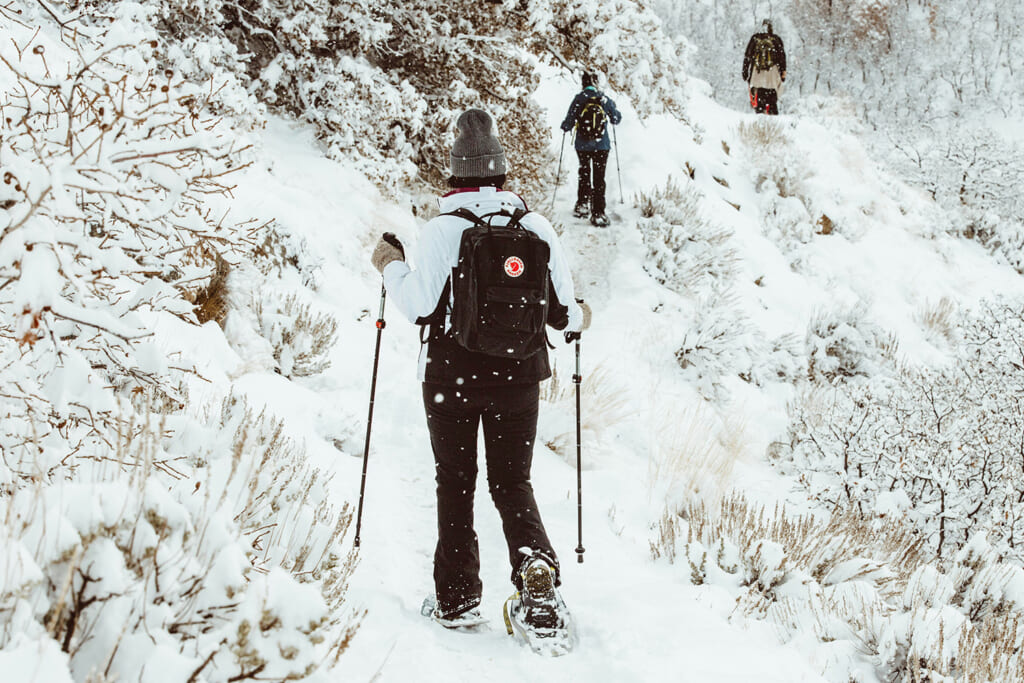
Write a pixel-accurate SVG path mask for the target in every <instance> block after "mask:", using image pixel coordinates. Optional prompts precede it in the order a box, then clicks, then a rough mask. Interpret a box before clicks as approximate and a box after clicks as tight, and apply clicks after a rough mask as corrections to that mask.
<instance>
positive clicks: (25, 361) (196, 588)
mask: <svg viewBox="0 0 1024 683" xmlns="http://www.w3.org/2000/svg"><path fill="white" fill-rule="evenodd" d="M83 9H87V8H84V7H83ZM119 9H120V11H121V12H122V13H121V15H120V17H119V18H118V19H117V20H116V21H105V22H100V21H99V20H98V19H97V17H93V16H91V17H90V19H91V20H95V21H88V22H75V21H67V22H64V23H63V24H58V22H57V19H56V13H55V12H54V11H53V9H52V8H50V7H49V6H48V5H46V4H44V3H38V4H29V3H4V4H3V5H2V6H0V31H2V32H3V35H4V41H3V44H2V45H0V174H2V176H3V183H2V184H0V280H2V281H0V312H2V316H0V317H2V320H3V322H2V324H0V367H2V369H3V372H2V373H0V407H2V410H3V413H4V421H3V425H2V427H0V518H2V519H3V520H4V521H3V523H2V525H0V546H2V550H0V557H2V558H3V559H2V561H0V652H3V653H18V652H36V653H42V655H43V656H42V658H41V659H40V658H39V657H40V655H39V654H36V655H35V657H36V658H37V659H36V661H40V662H42V664H43V665H45V667H46V668H45V671H46V673H45V675H44V677H45V678H46V679H47V680H55V681H58V680H59V681H65V680H94V681H103V680H150V679H149V678H147V675H145V674H146V672H151V671H160V672H164V673H165V674H166V675H168V676H169V677H171V678H174V679H175V680H191V681H196V682H200V681H224V680H247V679H253V678H274V679H299V678H304V677H308V676H310V675H311V674H313V673H314V672H315V671H316V670H317V668H318V667H319V666H320V665H321V664H322V663H324V662H325V661H328V660H329V659H330V658H332V657H334V656H336V655H337V654H338V653H340V652H341V651H342V650H343V649H344V648H345V647H346V646H347V641H348V638H350V637H351V632H352V631H351V629H352V624H354V623H356V619H355V618H354V617H353V615H352V614H350V613H349V612H347V611H346V610H345V609H343V608H342V606H341V603H342V601H343V600H344V597H345V581H346V579H347V576H348V574H349V572H350V571H351V569H352V563H353V561H352V559H351V557H350V556H349V554H348V552H347V551H346V550H344V549H343V546H342V543H343V541H344V538H345V531H346V528H347V525H348V520H349V518H350V515H349V514H348V513H347V511H345V510H340V511H338V510H332V509H331V508H330V507H329V506H327V505H325V504H324V503H323V502H322V501H324V500H327V499H329V497H328V495H327V490H326V482H325V481H323V477H322V476H321V475H320V474H319V473H318V472H317V471H315V470H314V469H312V468H311V467H309V466H308V465H307V464H305V463H304V458H303V454H302V453H301V452H300V451H299V450H298V449H297V448H296V447H295V446H293V445H291V444H289V443H288V442H287V441H286V440H285V439H284V438H283V437H282V433H281V432H282V430H281V426H280V425H278V424H275V423H273V421H272V420H270V419H266V418H263V417H262V416H259V415H256V414H253V412H252V411H251V410H249V409H247V408H246V407H245V405H244V403H243V402H242V401H241V400H238V399H229V400H227V402H225V403H224V405H223V407H222V408H221V409H219V410H217V409H208V408H204V405H206V404H208V403H209V402H210V401H211V400H213V401H214V402H215V403H216V399H210V398H209V397H207V398H202V397H199V396H197V395H194V394H193V393H191V392H190V390H189V389H190V385H191V384H203V381H202V379H201V378H199V377H198V373H197V371H196V370H195V369H194V368H193V367H191V366H190V364H189V363H190V361H183V360H182V359H181V358H180V356H178V355H177V354H176V353H174V352H173V351H172V350H170V349H169V348H168V345H167V341H168V340H167V339H165V338H164V337H163V336H161V335H160V334H158V333H157V330H158V329H159V328H165V329H166V328H168V327H173V328H180V327H186V328H188V329H189V330H190V332H191V333H192V334H194V335H201V334H203V333H204V331H203V328H201V327H200V326H199V323H200V322H201V321H202V320H205V319H210V320H214V319H219V318H220V312H218V309H219V308H220V304H215V303H214V301H213V300H214V298H218V300H220V299H221V298H222V297H223V296H224V294H223V289H224V282H225V280H226V278H227V275H226V273H227V272H228V271H229V270H231V268H232V264H235V263H237V262H238V261H239V260H240V259H242V257H243V254H244V253H246V252H248V251H250V250H251V249H253V248H255V247H258V246H259V244H260V240H259V238H258V236H257V235H256V233H253V232H252V231H250V230H248V229H240V228H238V226H236V225H234V224H232V223H229V222H228V221H227V220H226V219H225V216H227V215H228V211H227V208H228V207H227V206H226V202H225V197H226V195H227V194H228V192H229V189H230V174H231V172H232V171H233V170H235V169H238V168H241V167H243V166H244V165H245V164H246V159H245V157H244V149H240V148H238V146H239V145H240V144H242V143H239V142H238V140H240V139H241V138H240V136H238V135H237V133H236V132H235V131H232V130H231V128H230V126H229V123H228V122H226V121H222V120H220V119H219V118H218V117H215V116H213V115H212V114H211V112H210V110H209V109H207V108H206V106H205V103H206V102H207V91H206V90H205V89H204V87H202V86H199V85H195V84H192V83H190V82H189V81H188V80H187V79H185V78H183V77H182V74H181V73H180V72H177V71H174V70H172V69H168V68H166V64H164V63H162V62H161V61H160V59H159V54H158V50H157V46H158V45H159V38H158V36H157V34H156V32H155V31H154V30H153V28H152V27H151V25H150V23H149V17H148V14H147V13H146V12H142V11H141V9H140V8H139V7H138V6H135V5H133V4H132V3H122V7H121V8H119ZM250 237H252V238H253V243H252V244H249V243H248V240H249V238H250ZM215 290H216V294H215ZM221 312H222V311H221ZM350 620H351V621H350ZM27 656H31V655H27Z"/></svg>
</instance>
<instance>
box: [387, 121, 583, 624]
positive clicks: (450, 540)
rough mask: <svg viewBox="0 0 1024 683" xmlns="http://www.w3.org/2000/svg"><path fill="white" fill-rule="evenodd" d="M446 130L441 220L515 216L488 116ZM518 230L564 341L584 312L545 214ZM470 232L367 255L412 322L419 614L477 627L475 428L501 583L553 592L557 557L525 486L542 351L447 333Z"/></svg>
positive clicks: (434, 232) (392, 245)
mask: <svg viewBox="0 0 1024 683" xmlns="http://www.w3.org/2000/svg"><path fill="white" fill-rule="evenodd" d="M456 125H457V128H458V135H457V138H456V140H455V144H454V145H453V148H452V153H451V171H452V176H451V178H449V185H450V186H451V187H452V191H451V192H449V193H447V194H445V195H444V196H443V197H441V198H440V200H439V202H438V204H439V207H440V210H441V212H442V214H447V213H450V212H452V211H455V210H457V209H460V208H462V209H467V210H468V211H470V212H472V213H473V214H474V215H475V216H478V217H480V216H484V215H485V214H490V213H493V212H498V211H503V210H504V211H505V212H507V213H508V214H511V213H513V212H514V211H515V210H516V209H521V210H525V209H526V203H525V202H524V201H523V199H522V198H520V197H519V196H518V195H516V194H514V193H512V192H508V191H505V190H503V189H501V188H502V185H503V183H504V181H505V173H506V169H507V164H506V160H505V154H504V150H503V149H502V147H501V144H500V143H499V142H498V139H497V137H495V135H494V131H493V125H492V122H491V118H490V116H489V115H488V114H487V113H486V112H483V111H481V110H479V109H470V110H468V111H466V112H465V113H463V114H462V115H461V116H460V117H459V119H458V122H457V124H456ZM508 220H509V217H508V216H506V215H501V214H499V215H497V216H495V217H494V218H493V221H494V223H495V224H498V225H501V224H504V223H505V222H507V221H508ZM520 225H521V226H522V227H524V228H525V229H527V230H530V231H532V232H533V233H535V234H537V235H539V236H540V237H541V238H542V239H543V240H544V241H545V242H547V244H548V245H549V247H550V260H549V263H548V268H549V272H550V294H551V295H553V296H551V297H550V299H551V300H550V301H548V302H547V303H548V316H547V321H548V324H549V325H551V326H553V327H555V328H556V329H566V330H568V332H567V333H566V336H567V339H568V338H570V335H572V334H575V335H576V336H578V335H579V333H580V332H582V330H583V329H585V328H586V327H587V325H588V323H589V309H587V308H586V307H585V306H581V305H580V304H577V302H576V299H575V296H574V291H573V283H572V276H571V273H570V271H569V266H568V262H567V260H566V258H565V254H564V252H563V250H562V246H561V244H560V243H559V240H558V236H557V234H556V233H555V231H554V229H553V228H552V227H551V224H550V223H549V222H548V220H547V219H546V218H544V217H543V216H541V215H540V214H537V213H533V212H530V213H527V214H526V215H525V216H523V217H522V218H521V220H520ZM473 226H474V224H473V223H472V222H471V221H470V220H467V219H466V218H464V217H460V216H452V215H440V216H437V217H436V218H434V219H432V220H430V221H429V222H427V223H426V224H425V225H424V226H423V229H422V233H421V235H420V237H419V240H418V244H417V248H416V249H415V251H414V252H413V253H414V256H415V259H414V261H415V265H416V267H415V268H411V267H410V266H409V265H408V263H406V261H405V257H404V250H403V248H402V247H401V245H400V244H396V242H397V241H396V240H395V238H394V237H393V236H391V235H388V236H387V238H384V237H382V238H381V240H380V242H379V243H378V244H377V247H376V249H375V250H374V253H373V257H372V262H373V265H374V266H375V267H376V268H377V269H378V270H379V271H380V272H381V274H382V275H383V278H384V284H385V287H386V289H387V294H388V297H389V298H390V299H391V300H392V301H393V302H394V303H395V304H396V305H397V307H398V308H399V310H401V311H402V313H403V314H404V315H405V316H406V317H407V318H408V319H409V320H410V321H413V322H416V323H418V324H420V325H423V329H422V334H423V339H424V342H425V343H424V344H423V347H422V349H421V355H420V363H419V379H420V380H421V381H422V382H423V404H424V408H425V410H426V415H427V427H428V430H429V433H430V441H431V447H432V449H433V453H434V460H435V465H436V479H437V522H438V541H437V547H436V550H435V553H434V585H435V591H436V596H435V600H436V602H435V603H434V605H435V606H434V608H433V610H432V614H431V616H433V618H434V619H436V620H437V621H439V622H441V623H442V624H444V625H446V626H451V627H458V626H461V625H465V624H472V623H475V622H477V621H478V620H479V619H480V615H479V604H480V597H481V592H482V584H481V581H480V576H479V570H480V558H479V552H478V546H477V537H476V533H475V531H474V529H473V496H474V489H475V484H476V477H477V432H478V430H479V428H480V425H481V424H482V425H483V433H484V444H485V449H486V458H485V460H486V467H487V480H488V486H489V489H490V494H491V498H492V499H493V501H494V504H495V507H496V508H497V509H498V512H499V514H500V515H501V519H502V526H503V529H504V533H505V539H506V542H507V546H508V554H509V561H510V564H511V569H512V582H513V584H515V587H516V590H517V591H523V584H524V581H523V577H524V576H525V575H526V574H527V573H530V572H532V574H531V576H533V578H536V577H537V576H541V578H545V577H546V581H547V582H548V584H550V589H551V593H553V594H555V595H557V592H556V591H554V587H555V586H557V585H558V584H559V583H560V574H559V566H558V560H557V557H556V554H555V551H554V549H553V548H552V546H551V542H550V540H549V539H548V536H547V533H546V531H545V529H544V525H543V523H542V521H541V518H540V512H539V510H538V508H537V502H536V500H535V498H534V494H533V488H532V485H531V483H530V467H531V463H532V458H533V445H534V442H535V440H536V431H537V416H538V409H539V391H540V390H539V386H540V382H541V381H542V380H544V379H547V378H548V377H550V376H551V369H550V365H549V361H548V351H547V347H546V346H543V347H542V348H541V349H540V350H538V351H537V352H536V353H534V354H533V355H532V356H530V357H528V358H521V359H517V358H506V357H500V356H493V355H487V354H484V353H478V352H473V351H469V350H467V349H466V348H464V347H463V346H461V345H460V344H459V343H458V342H457V341H456V340H455V339H454V337H453V335H452V334H451V329H450V325H451V317H450V316H451V307H452V305H453V301H452V296H451V290H452V286H451V285H452V283H451V282H450V279H451V278H452V274H453V269H454V268H456V267H457V266H458V264H459V250H460V243H461V240H462V236H463V232H464V231H465V230H467V229H469V228H472V227H473ZM523 549H526V552H524V550H523ZM539 572H541V573H542V575H541V574H540V573H539ZM533 583H534V581H533V580H532V579H531V585H532V584H533ZM542 583H543V582H542ZM559 600H560V598H559ZM563 604H564V603H563Z"/></svg>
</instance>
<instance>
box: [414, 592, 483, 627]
mask: <svg viewBox="0 0 1024 683" xmlns="http://www.w3.org/2000/svg"><path fill="white" fill-rule="evenodd" d="M420 614H422V615H423V616H425V617H428V618H429V619H432V620H433V621H436V622H437V623H439V624H441V626H444V627H445V628H450V629H454V630H473V629H475V628H476V627H477V626H482V625H484V624H486V623H487V619H486V618H485V617H484V616H483V615H482V614H481V613H480V608H479V607H472V608H470V609H468V610H466V611H465V612H460V613H459V614H456V615H455V616H451V617H444V616H442V615H441V613H440V611H439V610H438V609H437V598H436V597H435V596H433V595H428V596H427V597H426V598H425V599H424V600H423V605H421V606H420Z"/></svg>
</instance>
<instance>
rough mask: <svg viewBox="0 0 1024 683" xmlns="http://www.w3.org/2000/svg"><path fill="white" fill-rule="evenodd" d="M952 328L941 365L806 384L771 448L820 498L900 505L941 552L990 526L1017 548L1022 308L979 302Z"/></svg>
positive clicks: (1021, 479)
mask: <svg viewBox="0 0 1024 683" xmlns="http://www.w3.org/2000/svg"><path fill="white" fill-rule="evenodd" d="M957 337H958V339H959V343H958V348H957V357H956V360H955V362H954V363H953V364H952V365H951V366H950V367H948V368H942V369H938V370H931V369H926V368H915V367H907V368H904V369H903V370H902V372H900V373H899V374H898V375H895V376H893V377H891V378H889V379H882V378H876V379H874V380H872V381H865V382H861V383H858V384H848V383H840V384H837V385H836V386H834V387H832V388H830V389H821V388H817V389H815V388H807V389H805V390H803V391H801V392H800V393H799V394H798V396H797V398H796V400H795V401H794V402H793V404H792V405H791V409H790V419H791V424H790V429H789V439H788V442H789V444H788V447H784V448H782V449H781V450H780V451H779V452H778V454H777V455H778V456H779V457H780V465H782V466H783V467H784V468H786V469H790V468H792V469H793V472H794V474H796V475H797V476H798V477H799V480H800V481H801V482H802V484H803V485H804V486H806V487H807V489H808V491H809V493H810V495H811V496H812V497H814V498H815V499H817V500H820V501H822V502H824V503H826V504H827V505H828V506H830V507H833V508H840V509H842V508H853V509H856V510H857V511H859V512H860V513H862V514H865V515H869V516H870V515H874V514H889V513H896V514H900V515H905V516H906V517H907V519H908V520H909V521H910V522H911V523H913V524H915V525H916V526H917V527H918V528H919V529H920V530H921V531H922V533H923V534H924V535H925V537H926V538H927V539H928V541H929V547H930V549H931V550H932V551H933V552H935V553H936V555H938V556H940V557H948V556H949V555H950V554H951V553H953V552H954V551H955V550H956V549H957V548H959V547H960V546H961V545H963V544H964V543H966V542H967V541H968V540H969V539H970V538H971V536H972V535H973V534H975V533H980V532H985V533H988V534H989V535H990V537H991V538H992V540H993V542H995V543H997V545H998V547H999V548H1000V550H1001V552H1004V553H1006V554H1008V555H1011V556H1013V557H1017V558H1019V557H1021V550H1020V543H1021V541H1020V539H1021V537H1022V534H1024V506H1022V504H1021V502H1020V501H1021V500H1024V470H1022V469H1021V467H1020V452H1019V448H1018V445H1019V443H1020V441H1021V435H1022V434H1024V411H1022V410H1021V399H1020V396H1021V395H1022V392H1024V352H1022V348H1021V342H1020V340H1021V339H1022V338H1024V307H1022V306H1021V305H1020V304H1010V303H1004V302H1000V303H995V304H986V305H984V306H982V307H981V309H980V310H979V311H978V313H976V314H975V315H973V316H972V317H969V318H964V319H962V320H961V321H960V324H959V326H958V332H957Z"/></svg>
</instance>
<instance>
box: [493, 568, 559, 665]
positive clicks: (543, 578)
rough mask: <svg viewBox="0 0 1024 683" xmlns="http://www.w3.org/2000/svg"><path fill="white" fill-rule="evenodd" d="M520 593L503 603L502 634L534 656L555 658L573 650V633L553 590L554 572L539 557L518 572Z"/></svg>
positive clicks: (557, 596) (556, 592) (557, 595)
mask: <svg viewBox="0 0 1024 683" xmlns="http://www.w3.org/2000/svg"><path fill="white" fill-rule="evenodd" d="M520 578H521V579H522V585H523V589H522V590H520V591H516V592H515V593H513V594H512V595H511V596H510V597H509V598H508V600H506V601H505V608H504V616H505V630H506V631H508V634H509V635H510V636H515V637H518V638H519V639H521V640H523V641H524V642H525V643H526V644H527V645H529V646H530V649H531V650H533V651H534V652H536V653H537V654H541V655H547V656H549V657H559V656H561V655H565V654H568V653H570V652H572V650H573V648H574V647H575V646H576V629H575V624H574V622H573V619H572V615H571V614H570V612H569V608H568V607H566V605H565V602H564V601H563V600H562V596H561V595H559V594H558V590H557V589H556V588H555V570H554V569H552V568H551V565H549V564H548V562H547V561H546V560H544V559H543V558H541V557H536V556H534V557H532V558H530V559H528V560H527V561H526V562H524V564H523V568H522V569H520Z"/></svg>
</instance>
